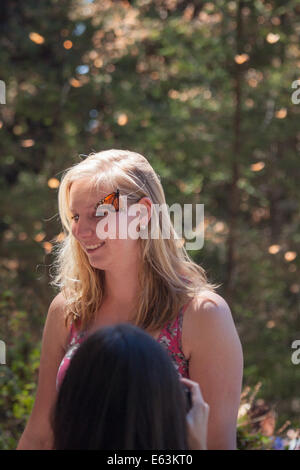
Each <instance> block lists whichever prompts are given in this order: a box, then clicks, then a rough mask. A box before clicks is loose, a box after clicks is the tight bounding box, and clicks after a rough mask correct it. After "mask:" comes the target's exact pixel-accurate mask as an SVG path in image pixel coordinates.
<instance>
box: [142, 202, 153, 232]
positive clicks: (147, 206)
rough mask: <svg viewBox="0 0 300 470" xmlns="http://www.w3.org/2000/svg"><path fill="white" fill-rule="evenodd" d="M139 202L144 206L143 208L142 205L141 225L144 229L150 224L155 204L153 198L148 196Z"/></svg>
mask: <svg viewBox="0 0 300 470" xmlns="http://www.w3.org/2000/svg"><path fill="white" fill-rule="evenodd" d="M138 204H142V205H143V206H144V207H143V208H142V207H141V213H140V227H141V229H142V230H144V229H145V228H146V226H147V225H148V222H149V220H150V219H151V216H152V211H153V205H152V201H151V199H150V198H149V197H146V196H144V197H142V198H141V199H140V200H139V202H138Z"/></svg>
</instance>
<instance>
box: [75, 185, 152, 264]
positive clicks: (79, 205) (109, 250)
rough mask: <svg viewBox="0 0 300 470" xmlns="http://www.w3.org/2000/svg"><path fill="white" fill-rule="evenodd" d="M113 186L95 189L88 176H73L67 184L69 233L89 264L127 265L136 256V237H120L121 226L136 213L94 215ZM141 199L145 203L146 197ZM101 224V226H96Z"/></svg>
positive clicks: (122, 227) (137, 254) (131, 219)
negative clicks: (68, 185)
mask: <svg viewBox="0 0 300 470" xmlns="http://www.w3.org/2000/svg"><path fill="white" fill-rule="evenodd" d="M115 189H116V188H113V189H112V188H109V187H107V188H104V187H101V190H99V191H96V190H95V189H93V188H92V187H91V184H90V179H89V178H88V177H86V178H82V179H79V180H76V181H75V182H73V183H72V185H71V188H70V210H71V213H72V221H71V227H72V234H73V236H74V237H75V238H76V240H77V241H78V242H79V243H80V245H81V247H82V249H83V250H84V252H85V253H86V254H87V256H88V258H89V261H90V264H91V265H92V266H93V267H95V268H98V269H102V270H105V269H114V268H116V269H117V268H118V267H121V265H123V266H126V265H128V266H130V265H132V264H133V263H134V264H135V263H136V262H137V261H138V257H139V240H138V239H132V238H130V237H128V236H127V237H126V238H124V237H122V238H121V237H120V233H121V229H122V232H123V233H126V232H127V230H126V229H127V228H128V225H129V224H130V223H131V222H132V221H133V219H136V217H133V216H128V214H127V211H125V212H123V211H119V212H116V213H112V214H107V215H104V216H103V215H100V216H99V215H97V211H96V205H97V203H98V202H99V201H100V200H101V199H104V198H105V197H106V196H107V195H108V194H110V193H111V192H112V191H114V190H115ZM143 200H146V202H145V201H144V203H145V204H146V205H147V204H148V201H149V200H148V198H143ZM143 200H141V201H140V203H143ZM147 200H148V201H147ZM100 213H101V212H100ZM112 217H113V218H115V219H114V220H115V224H110V225H108V222H109V221H112ZM136 221H137V219H136ZM105 222H106V223H105ZM97 226H98V229H97ZM100 227H102V230H101V229H100V230H99V228H100ZM112 228H113V230H112ZM104 232H106V234H104ZM106 236H107V237H106Z"/></svg>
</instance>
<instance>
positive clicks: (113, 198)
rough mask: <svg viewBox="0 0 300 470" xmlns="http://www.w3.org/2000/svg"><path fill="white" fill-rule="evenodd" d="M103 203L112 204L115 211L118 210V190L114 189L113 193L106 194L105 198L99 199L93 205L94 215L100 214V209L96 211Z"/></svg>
mask: <svg viewBox="0 0 300 470" xmlns="http://www.w3.org/2000/svg"><path fill="white" fill-rule="evenodd" d="M103 205H112V206H113V207H114V208H115V211H116V212H118V211H119V190H118V189H117V191H114V192H113V193H110V194H108V195H107V196H105V198H103V199H101V200H100V201H99V202H98V203H97V204H96V207H95V210H96V215H102V214H101V209H100V210H99V211H98V209H99V208H100V206H103Z"/></svg>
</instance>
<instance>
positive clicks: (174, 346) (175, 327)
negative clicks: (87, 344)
mask: <svg viewBox="0 0 300 470" xmlns="http://www.w3.org/2000/svg"><path fill="white" fill-rule="evenodd" d="M187 305H188V304H185V305H183V307H181V309H180V310H179V313H178V315H177V317H176V318H175V320H174V321H173V323H172V322H169V323H167V325H166V326H165V327H164V328H163V329H162V331H161V332H160V335H159V337H158V339H157V341H158V342H159V343H160V344H161V345H162V346H163V347H164V348H165V349H166V351H167V352H168V354H169V356H170V358H171V360H172V362H173V364H174V366H175V368H176V370H177V372H178V374H179V376H182V377H187V378H189V363H188V359H186V357H185V356H184V354H183V351H182V343H181V336H182V321H183V314H184V312H185V310H186V307H187ZM85 337H86V332H85V331H82V332H76V330H75V329H74V327H73V324H72V325H71V332H70V340H69V345H68V349H67V352H66V355H65V356H64V358H63V360H62V362H61V364H60V366H59V369H58V372H57V377H56V389H57V390H58V389H59V387H60V385H61V383H62V381H63V378H64V376H65V373H66V371H67V368H68V366H69V364H70V361H71V359H72V357H73V355H74V354H75V352H76V351H77V349H78V348H79V346H80V344H81V343H82V342H83V341H84V340H85Z"/></svg>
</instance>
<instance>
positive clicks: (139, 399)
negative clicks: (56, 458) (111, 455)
mask: <svg viewBox="0 0 300 470" xmlns="http://www.w3.org/2000/svg"><path fill="white" fill-rule="evenodd" d="M52 428H53V432H54V448H55V449H57V450H59V449H104V450H116V449H117V450H125V449H126V450H149V449H150V450H155V449H157V450H164V449H165V450H177V449H178V450H181V449H188V447H187V425H186V414H185V396H184V392H183V387H182V385H181V383H180V381H179V376H178V373H177V371H176V369H175V367H174V365H173V364H172V362H171V360H170V358H169V356H168V354H167V352H166V351H165V350H164V349H163V347H162V346H161V345H160V344H159V343H158V342H157V341H156V340H155V339H153V338H152V337H151V336H150V335H149V334H148V333H146V332H144V331H143V330H141V329H140V328H138V327H136V326H133V325H130V324H119V325H117V326H113V327H105V328H102V329H100V330H98V331H97V332H96V333H94V334H92V335H91V336H90V337H89V338H87V339H86V340H85V341H84V342H83V343H82V344H81V346H80V347H79V349H78V350H77V351H76V353H75V355H74V357H73V358H72V360H71V362H70V365H69V368H68V370H67V372H66V375H65V377H64V380H63V382H62V384H61V388H60V390H59V393H58V397H57V401H56V404H55V408H54V411H53V416H52Z"/></svg>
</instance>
